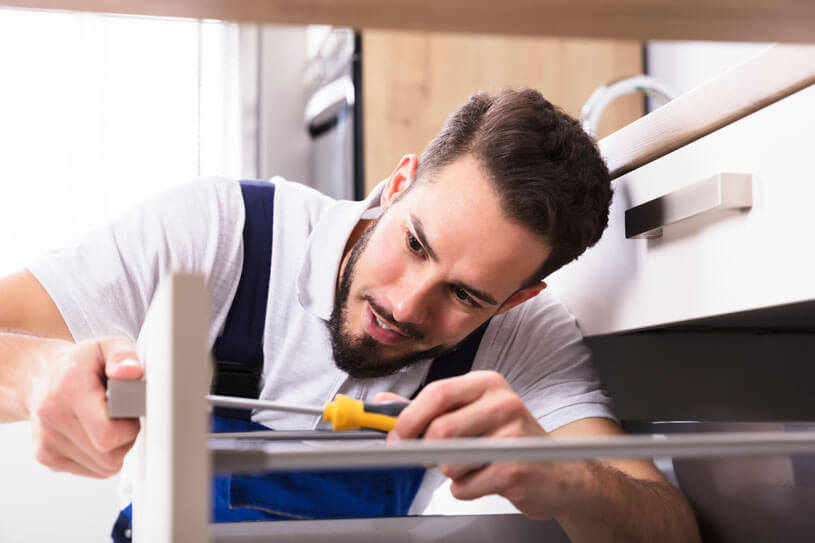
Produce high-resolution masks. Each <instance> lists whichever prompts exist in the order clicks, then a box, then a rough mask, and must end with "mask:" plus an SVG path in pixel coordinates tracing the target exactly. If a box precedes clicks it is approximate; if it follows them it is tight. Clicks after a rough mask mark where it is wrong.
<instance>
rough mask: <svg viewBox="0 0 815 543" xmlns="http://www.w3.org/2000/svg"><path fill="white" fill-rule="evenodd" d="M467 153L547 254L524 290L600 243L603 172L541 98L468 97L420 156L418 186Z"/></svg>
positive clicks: (583, 139)
mask: <svg viewBox="0 0 815 543" xmlns="http://www.w3.org/2000/svg"><path fill="white" fill-rule="evenodd" d="M467 154H469V155H472V156H473V157H474V158H475V159H476V160H477V161H478V162H479V164H480V165H481V168H482V169H483V170H484V172H485V174H486V175H487V176H488V178H489V179H490V181H491V182H492V183H493V185H494V187H495V188H496V190H497V192H498V194H499V198H500V202H501V207H502V209H503V211H504V213H505V214H506V216H507V217H508V218H509V219H510V220H513V221H515V222H517V223H519V224H521V225H522V226H525V227H527V228H529V229H530V230H531V231H532V232H534V233H535V234H537V235H539V236H541V237H542V238H544V239H545V240H546V242H547V243H548V244H549V245H550V246H551V247H552V252H551V254H550V255H549V257H548V258H547V259H546V261H545V262H543V263H542V265H541V267H540V268H539V269H538V270H537V272H536V273H535V274H534V276H533V277H530V278H529V280H528V281H527V282H526V283H525V284H524V286H530V285H532V284H535V283H537V282H539V281H541V280H542V279H543V278H545V277H546V276H548V275H549V274H550V273H552V272H554V271H555V270H557V269H558V268H560V267H561V266H563V265H565V264H567V263H569V262H571V261H572V260H574V259H576V258H577V257H578V256H580V255H581V254H583V252H584V251H585V250H586V249H587V248H588V247H591V246H592V245H594V244H595V243H596V242H597V240H599V239H600V235H601V234H602V232H603V230H604V229H605V227H606V225H607V224H608V208H609V204H610V201H611V178H610V176H609V173H608V168H607V167H606V164H605V162H604V161H603V159H602V158H601V157H600V153H599V151H598V150H597V146H596V145H595V142H594V140H593V139H592V138H591V137H590V136H588V135H587V134H586V133H585V132H584V131H583V129H582V128H581V127H580V124H579V123H578V122H577V121H576V120H574V119H572V118H571V117H569V115H567V114H566V113H565V112H563V111H562V110H561V109H559V108H557V107H555V106H553V105H552V104H551V103H550V102H549V101H548V100H546V99H545V98H544V97H543V96H542V95H541V94H540V93H539V92H538V91H536V90H533V89H526V88H522V89H517V90H503V91H501V92H499V93H498V94H496V95H489V94H487V93H484V92H478V93H476V94H473V95H472V96H470V98H469V99H468V100H467V101H466V102H465V103H464V104H463V105H461V106H460V107H459V108H458V110H456V111H455V112H454V113H453V114H452V115H451V116H450V117H449V118H448V119H447V122H446V123H445V125H444V127H443V128H442V129H441V131H440V132H439V133H438V134H437V135H436V137H435V138H434V139H433V140H432V141H431V142H430V144H429V145H428V146H427V148H426V149H425V150H424V152H423V153H422V155H421V157H420V159H419V165H418V168H417V172H416V179H417V181H421V180H423V179H428V180H432V174H433V172H435V171H437V170H438V169H440V168H442V167H444V166H446V165H448V164H450V163H452V162H453V161H455V160H456V159H458V158H460V157H462V156H464V155H467Z"/></svg>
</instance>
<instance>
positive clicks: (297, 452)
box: [210, 432, 815, 473]
mask: <svg viewBox="0 0 815 543" xmlns="http://www.w3.org/2000/svg"><path fill="white" fill-rule="evenodd" d="M210 450H211V451H212V452H213V461H214V469H215V471H216V472H218V473H225V472H241V471H274V470H288V469H302V470H306V469H326V468H330V469H335V468H359V467H393V466H409V465H422V464H424V465H429V464H438V463H466V464H471V463H474V464H483V463H488V462H502V461H525V462H556V461H562V460H590V459H597V458H653V457H660V456H670V457H674V458H696V457H716V456H778V455H789V454H802V453H815V432H795V433H787V432H732V433H730V432H728V433H717V434H685V435H678V436H664V435H648V436H614V437H603V438H599V437H598V438H580V439H557V438H547V437H528V438H508V439H492V438H468V439H448V440H433V441H431V440H411V441H402V442H398V443H388V444H385V443H383V442H365V443H337V444H332V445H330V446H325V447H310V446H308V445H307V444H280V443H273V444H262V443H261V444H258V443H256V442H241V441H238V440H216V439H210Z"/></svg>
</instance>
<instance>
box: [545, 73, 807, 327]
mask: <svg viewBox="0 0 815 543" xmlns="http://www.w3.org/2000/svg"><path fill="white" fill-rule="evenodd" d="M733 92H738V89H733ZM720 173H747V174H751V175H752V191H753V207H752V209H749V210H742V211H738V210H733V211H718V212H712V213H707V214H702V215H698V216H696V217H693V218H690V219H687V220H684V221H682V222H678V223H675V224H673V225H669V226H667V227H665V228H664V229H663V235H662V237H661V238H657V239H626V237H625V217H624V216H625V210H626V209H628V208H630V207H632V206H636V205H639V204H642V203H644V202H647V201H649V200H651V199H653V198H656V197H659V196H661V195H664V194H667V193H670V192H672V191H675V190H677V189H680V188H682V187H684V186H687V185H689V184H691V183H694V182H696V181H700V180H702V179H705V178H709V177H711V176H714V175H716V174H720ZM813 236H815V86H811V87H807V88H805V89H803V90H801V91H799V92H797V93H795V94H793V95H791V96H789V97H787V98H785V99H783V100H781V101H778V102H775V103H773V104H771V105H769V106H767V107H765V108H763V109H760V110H759V111H757V112H755V113H753V114H751V115H749V116H747V117H744V118H742V119H740V120H738V121H736V122H734V123H732V124H730V125H728V126H725V127H724V128H721V129H719V130H717V131H715V132H713V133H711V134H709V135H707V136H705V137H703V138H701V139H699V140H696V141H694V142H692V143H690V144H688V145H685V146H684V147H681V148H680V149H677V150H676V151H673V152H671V153H669V154H667V155H665V156H663V157H661V158H659V159H657V160H654V161H653V162H650V163H648V164H645V165H644V166H641V167H639V168H638V169H636V170H634V171H632V172H630V173H627V174H625V175H623V176H622V177H620V178H618V179H616V180H615V181H614V200H613V204H612V209H611V217H610V224H609V228H608V229H607V230H606V232H605V233H604V235H603V237H602V239H601V240H600V241H599V243H598V244H597V245H596V246H595V247H593V248H591V249H589V250H588V251H587V252H586V254H584V255H583V256H582V257H581V258H580V259H578V260H577V261H576V262H573V263H572V264H570V265H568V266H566V267H564V268H563V269H562V270H560V271H558V272H557V273H556V274H553V275H552V276H551V277H550V279H549V280H548V283H549V284H550V288H552V290H553V291H554V292H555V294H557V295H558V296H559V297H560V298H561V299H562V300H563V301H564V303H565V304H566V305H567V306H568V307H569V309H570V310H571V311H572V313H574V315H575V316H576V317H577V320H578V325H579V326H580V328H581V330H582V331H583V333H584V334H586V335H587V336H591V335H599V334H607V333H614V332H621V331H627V330H636V329H641V328H649V327H655V326H662V325H666V324H671V323H679V322H683V321H688V320H694V319H700V318H706V317H711V316H716V315H725V314H731V313H735V312H741V311H747V310H753V309H761V308H769V307H773V306H779V305H783V304H789V303H795V302H803V301H809V300H815V248H813V245H815V243H814V242H813Z"/></svg>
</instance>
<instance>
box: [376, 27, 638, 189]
mask: <svg viewBox="0 0 815 543" xmlns="http://www.w3.org/2000/svg"><path fill="white" fill-rule="evenodd" d="M362 50H363V70H364V71H363V84H364V90H363V96H364V101H365V106H364V112H365V157H366V158H365V171H366V189H367V190H370V188H371V187H372V186H373V185H374V184H376V183H377V182H378V181H379V180H381V179H382V178H384V177H387V176H388V175H389V174H390V173H391V171H392V170H393V168H394V167H396V165H397V163H398V161H399V159H400V158H401V157H402V155H403V154H405V153H416V154H419V153H421V152H422V150H423V149H424V147H425V146H426V145H427V143H428V142H429V141H430V139H431V138H432V137H433V136H434V135H435V134H436V133H437V132H438V130H439V129H440V128H441V126H442V124H443V123H444V120H445V119H446V118H447V116H448V115H449V114H450V113H452V112H453V111H454V110H455V109H456V107H458V106H459V105H460V104H461V103H462V102H464V101H465V100H466V99H467V97H468V96H469V95H470V94H472V93H473V92H475V91H477V90H480V89H483V90H487V91H493V92H494V91H496V90H499V89H500V88H504V87H518V86H528V87H533V88H536V89H538V90H540V91H541V92H542V93H543V94H544V95H545V96H546V97H547V98H548V99H549V100H550V101H552V102H553V103H555V104H557V105H559V106H560V107H562V108H563V109H564V110H566V111H567V112H568V113H570V114H571V115H573V116H575V117H576V116H578V115H579V112H580V108H581V106H582V105H583V103H584V102H585V101H586V99H588V97H589V95H590V94H591V92H592V91H593V90H594V89H595V88H596V87H597V86H599V85H601V84H604V83H607V82H609V81H611V80H613V79H615V78H619V77H622V76H627V75H633V74H637V73H640V72H641V70H642V51H641V44H640V43H639V42H635V41H598V40H592V41H588V40H565V39H543V38H520V37H507V36H503V37H502V36H479V35H472V34H441V33H404V32H387V31H366V32H364V33H363V40H362ZM642 113H643V98H642V96H641V95H631V96H627V97H623V98H621V99H620V100H618V101H615V102H613V103H612V105H611V106H610V107H609V109H608V110H607V111H606V113H605V114H604V115H603V118H602V119H601V124H600V132H599V134H600V136H602V135H604V134H608V133H610V132H611V131H613V130H615V129H618V128H620V127H621V126H624V125H625V124H628V123H630V122H631V121H633V120H634V119H636V118H637V117H639V116H641V115H642Z"/></svg>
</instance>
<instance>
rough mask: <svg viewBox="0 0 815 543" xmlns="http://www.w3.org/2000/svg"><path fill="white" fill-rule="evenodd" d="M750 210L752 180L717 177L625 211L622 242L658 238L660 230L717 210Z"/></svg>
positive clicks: (748, 176)
mask: <svg viewBox="0 0 815 543" xmlns="http://www.w3.org/2000/svg"><path fill="white" fill-rule="evenodd" d="M751 207H753V176H752V175H751V174H749V173H720V174H717V175H714V176H712V177H708V178H707V179H703V180H702V181H698V182H696V183H693V184H691V185H688V186H686V187H682V188H681V189H679V190H676V191H674V192H671V193H668V194H665V195H664V196H660V197H659V198H654V199H653V200H650V201H648V202H645V203H644V204H640V205H637V206H634V207H632V208H629V209H627V210H626V211H625V237H626V238H629V239H630V238H658V237H660V236H662V227H663V226H666V225H669V224H671V223H675V222H678V221H682V220H685V219H688V218H690V217H694V216H696V215H700V214H702V213H708V212H711V211H714V210H717V209H749V208H751Z"/></svg>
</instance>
